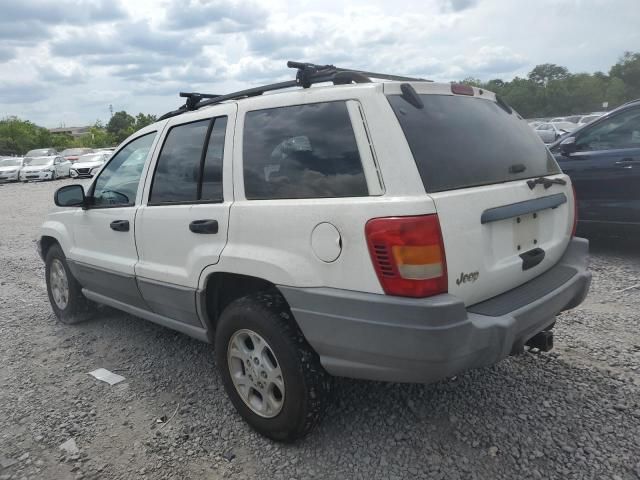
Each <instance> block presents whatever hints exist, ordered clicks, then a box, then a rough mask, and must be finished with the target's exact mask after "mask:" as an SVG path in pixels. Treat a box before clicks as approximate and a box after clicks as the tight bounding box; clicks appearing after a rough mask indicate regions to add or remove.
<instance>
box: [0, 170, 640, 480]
mask: <svg viewBox="0 0 640 480" xmlns="http://www.w3.org/2000/svg"><path fill="white" fill-rule="evenodd" d="M65 183H68V181H57V182H50V183H42V184H26V185H25V184H9V185H0V480H8V479H66V478H71V479H78V478H86V479H90V478H96V479H97V478H100V479H125V478H175V479H183V478H207V479H216V478H237V479H244V478H259V479H262V478H264V479H283V480H289V479H292V478H295V479H301V478H314V479H322V478H327V479H330V478H331V479H333V478H335V479H345V478H349V479H366V480H369V479H403V478H418V479H427V478H429V479H447V480H453V479H463V478H464V479H509V480H511V479H516V478H518V479H520V478H534V479H551V478H554V479H555V478H561V479H583V478H590V479H591V478H592V479H599V480H600V479H611V480H614V479H615V480H619V479H624V480H628V479H638V478H640V395H639V394H640V313H639V312H640V288H632V289H628V290H625V291H622V290H624V289H625V288H628V287H630V286H633V285H636V284H638V283H640V240H639V239H638V238H630V237H629V236H627V237H626V238H624V239H611V238H607V239H601V240H597V241H595V242H594V244H593V245H592V247H593V248H592V250H593V261H592V264H593V268H592V269H593V274H594V280H593V286H592V291H591V294H590V295H589V297H588V299H587V301H586V302H585V303H584V304H583V305H582V306H580V307H579V308H578V309H576V310H574V311H571V312H567V313H565V314H563V315H562V316H561V317H560V318H559V320H558V323H557V325H556V333H557V335H556V338H555V343H556V349H555V350H554V351H553V352H551V353H549V354H535V353H526V354H524V355H522V356H519V357H513V358H509V359H507V360H505V361H504V362H502V363H500V364H498V365H496V366H494V367H491V368H485V369H482V370H477V371H472V372H467V373H465V374H463V375H460V376H458V377H457V378H455V379H451V380H449V381H444V382H440V383H437V384H433V385H397V384H382V383H371V382H356V381H350V380H341V381H339V382H338V388H337V391H336V394H335V401H334V403H333V405H332V406H331V407H330V408H329V412H328V415H327V417H326V418H325V420H324V421H323V422H322V424H321V425H320V427H319V428H318V429H317V430H316V431H315V432H314V433H313V434H312V435H311V436H309V437H308V438H307V439H305V440H303V441H301V442H299V443H298V444H295V445H288V446H283V445H279V444H275V443H272V442H270V441H268V440H266V439H264V438H262V437H259V436H258V435H257V434H255V433H254V432H253V431H251V430H250V429H249V427H247V426H246V425H245V424H244V422H242V421H241V420H240V419H239V417H238V416H237V415H236V414H235V412H234V410H233V408H232V406H231V404H230V402H229V401H228V400H227V397H226V395H225V393H224V391H223V388H222V384H221V382H220V378H219V376H218V374H217V372H216V370H215V365H214V356H213V352H212V348H211V347H210V346H209V345H205V344H202V343H199V342H197V341H195V340H192V339H189V338H188V337H185V336H184V335H181V334H178V333H174V332H172V331H170V330H167V329H164V328H161V327H158V326H155V325H153V324H150V323H147V322H144V321H142V320H138V319H135V318H133V317H130V316H128V315H125V314H121V313H119V312H116V311H114V310H105V311H104V312H103V314H102V315H101V316H99V318H97V319H96V320H94V321H91V322H89V323H86V324H82V325H78V326H75V327H68V326H64V325H61V324H58V323H56V321H55V319H54V316H53V314H52V312H51V309H50V307H49V303H48V300H47V295H46V291H45V284H44V279H43V271H44V268H43V264H42V262H41V260H40V259H39V258H38V256H37V254H36V250H35V243H34V241H35V237H36V234H37V231H38V226H39V224H40V223H41V221H42V218H43V216H44V214H45V213H46V211H47V210H48V208H49V207H50V205H52V194H53V191H54V190H55V189H56V188H57V187H59V186H61V185H64V184H65ZM616 292H617V293H616ZM100 367H103V368H106V369H108V370H111V371H112V372H114V373H117V374H120V375H122V376H124V377H125V381H124V382H121V383H119V384H117V385H114V386H109V385H108V384H106V383H104V382H99V381H97V380H96V379H95V378H93V377H91V376H89V375H88V374H87V373H88V372H90V371H92V370H95V369H96V368H100ZM174 414H175V416H173V415H174ZM159 419H161V420H160V421H159ZM69 439H73V440H74V441H75V444H76V445H77V447H78V449H79V452H78V453H70V452H73V449H71V450H64V449H62V450H61V449H60V448H59V447H60V446H61V445H62V444H63V443H64V442H66V441H68V440H69ZM67 445H69V444H67ZM13 461H15V463H14V464H12V462H13Z"/></svg>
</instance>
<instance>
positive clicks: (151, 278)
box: [39, 63, 591, 440]
mask: <svg viewBox="0 0 640 480" xmlns="http://www.w3.org/2000/svg"><path fill="white" fill-rule="evenodd" d="M292 65H293V66H294V67H296V68H298V69H299V70H298V75H297V78H296V80H295V81H292V82H283V83H280V84H276V85H270V86H266V87H260V88H254V89H250V90H246V91H243V92H239V93H236V94H229V95H224V96H217V97H216V96H213V95H210V96H207V95H200V94H183V96H186V97H188V99H187V103H186V105H185V106H184V107H181V108H180V109H179V110H176V111H174V112H170V113H169V114H167V115H165V116H164V117H163V118H162V119H161V120H160V121H158V122H157V123H155V124H153V125H151V126H149V127H146V128H144V129H142V130H140V131H139V132H136V133H135V134H134V135H132V136H131V137H130V138H128V139H127V140H126V141H125V142H124V143H123V144H122V145H121V146H120V147H119V148H118V150H117V151H116V152H115V153H114V154H113V156H112V157H111V159H110V160H109V162H108V163H107V164H106V165H105V167H104V168H103V169H102V170H101V171H100V173H99V174H98V175H97V176H96V177H95V178H94V179H93V181H92V183H91V185H90V186H89V187H88V190H87V191H86V192H85V191H84V190H83V188H82V186H80V185H69V186H65V187H62V188H61V189H59V190H58V191H57V192H56V195H55V203H56V205H58V206H59V207H62V208H58V209H56V210H55V211H53V212H52V213H50V214H49V216H48V218H47V219H46V221H45V222H44V225H43V226H42V231H41V235H40V241H39V245H40V251H41V255H42V258H43V259H44V260H45V262H46V282H47V289H48V293H49V298H50V300H51V305H52V307H53V310H54V312H55V314H56V315H57V317H58V318H59V319H60V320H61V321H62V322H64V323H75V322H78V321H82V320H85V319H87V318H89V316H90V314H91V312H92V309H93V307H94V306H95V304H96V303H99V304H105V305H109V306H111V307H115V308H117V309H120V310H123V311H125V312H128V313H130V314H133V315H136V316H139V317H142V318H144V319H147V320H150V321H152V322H156V323H158V324H160V325H164V326H166V327H169V328H172V329H175V330H178V331H180V332H183V333H186V334H187V335H190V336H192V337H195V338H198V339H200V340H202V341H205V342H209V343H213V344H215V351H216V359H217V363H218V368H219V370H220V375H221V377H222V380H223V382H224V385H225V387H226V389H227V392H228V394H229V396H230V398H231V401H232V402H233V404H234V405H235V407H236V408H237V410H238V411H239V413H240V414H241V415H242V416H243V417H244V418H245V420H246V421H247V422H248V423H249V424H250V425H251V426H252V427H254V428H255V429H256V430H258V431H259V432H261V433H262V434H264V435H267V436H269V437H271V438H273V439H277V440H292V439H295V438H298V437H300V436H302V435H304V434H305V433H307V432H308V431H309V430H310V429H311V428H312V427H313V425H314V424H316V423H317V421H318V419H319V418H320V416H321V413H322V411H323V408H324V406H325V405H326V401H327V396H328V394H329V392H330V388H331V385H332V382H331V376H345V377H353V378H362V379H371V380H383V381H392V382H433V381H435V380H438V379H442V378H444V377H447V376H451V375H454V374H457V373H459V372H461V371H464V370H466V369H469V368H476V367H481V366H485V365H491V364H493V363H495V362H498V361H499V360H501V359H503V358H505V357H506V356H508V355H509V354H513V353H518V352H521V351H523V349H524V346H525V345H527V344H528V345H530V346H535V347H538V348H541V349H542V350H547V349H549V348H551V340H552V336H551V331H550V329H551V327H552V326H553V324H554V322H555V317H556V315H557V314H558V313H559V312H561V311H563V310H566V309H569V308H573V307H575V306H576V305H578V304H579V303H580V302H581V301H582V300H583V299H584V297H585V295H586V294H587V291H588V287H589V283H590V278H591V275H590V273H589V272H588V271H587V250H588V243H587V241H586V240H583V239H579V238H575V237H574V234H573V233H574V231H573V229H574V228H575V223H576V218H575V199H574V195H573V192H572V188H571V184H570V180H569V177H567V176H566V175H564V174H562V172H561V171H560V169H559V168H558V165H557V164H556V162H555V161H554V159H553V157H552V156H551V154H550V153H549V151H548V150H547V148H546V147H545V146H544V144H543V143H542V141H540V139H539V138H538V137H537V135H536V134H535V133H534V132H533V131H532V130H531V129H530V128H529V126H528V125H527V123H526V122H525V121H523V120H522V119H521V118H520V116H519V115H518V114H517V113H516V112H514V111H512V109H511V108H510V107H509V106H508V105H507V104H506V103H504V102H503V101H502V100H500V99H499V98H496V96H495V95H494V94H493V93H491V92H488V91H486V90H480V89H477V88H472V87H468V86H465V85H455V84H453V85H452V84H438V83H432V82H427V81H423V80H420V79H409V78H405V77H396V76H391V75H381V74H370V73H367V72H359V71H358V72H355V71H343V70H340V69H336V68H335V67H332V66H322V67H319V66H315V65H311V64H297V63H294V64H292ZM370 76H373V77H378V78H382V79H386V80H389V79H391V80H392V81H387V82H371V81H370V78H369V77H370ZM330 81H332V82H333V83H334V85H324V86H317V87H314V88H308V87H309V86H311V84H314V83H325V84H326V83H327V82H330ZM296 85H298V86H299V87H300V86H302V87H304V88H302V89H301V88H288V89H287V90H283V91H279V92H277V93H274V94H263V93H268V92H269V91H271V90H279V89H282V88H285V87H294V86H296Z"/></svg>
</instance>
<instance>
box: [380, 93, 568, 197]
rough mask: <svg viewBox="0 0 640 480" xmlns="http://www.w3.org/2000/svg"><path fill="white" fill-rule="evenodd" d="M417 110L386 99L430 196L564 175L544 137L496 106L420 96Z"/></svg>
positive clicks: (397, 99)
mask: <svg viewBox="0 0 640 480" xmlns="http://www.w3.org/2000/svg"><path fill="white" fill-rule="evenodd" d="M420 98H421V99H422V102H423V104H424V108H422V109H418V108H416V107H414V106H412V105H411V104H409V103H408V102H406V101H405V100H403V99H402V97H401V96H400V95H389V96H388V99H389V102H390V103H391V107H392V108H393V111H394V112H395V114H396V116H397V117H398V120H399V122H400V125H401V126H402V130H403V132H404V134H405V137H406V138H407V142H408V143H409V147H410V148H411V152H412V153H413V157H414V159H415V161H416V164H417V166H418V171H419V172H420V177H421V178H422V182H423V183H424V186H425V189H426V191H427V192H441V191H445V190H454V189H458V188H467V187H474V186H478V185H487V184H492V183H502V182H510V181H513V180H519V179H523V178H530V177H539V176H542V175H550V174H556V173H560V168H559V167H558V164H557V163H556V161H555V159H554V158H553V156H552V155H551V154H550V153H549V151H548V150H547V148H546V147H545V146H544V144H543V143H542V141H541V140H540V137H538V135H537V134H536V133H535V132H534V131H533V130H532V129H531V127H529V125H527V123H526V122H524V121H522V120H520V119H519V118H518V116H517V114H516V113H507V111H505V110H504V109H503V108H501V107H500V106H499V105H498V104H497V103H495V102H493V101H490V100H484V99H479V98H473V97H467V96H457V95H420Z"/></svg>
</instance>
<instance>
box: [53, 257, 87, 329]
mask: <svg viewBox="0 0 640 480" xmlns="http://www.w3.org/2000/svg"><path fill="white" fill-rule="evenodd" d="M45 276H46V281H47V294H48V295H49V302H50V303H51V308H53V312H54V313H55V314H56V317H58V320H60V321H61V322H62V323H66V324H73V323H80V322H84V321H86V320H89V318H91V316H92V315H93V313H94V311H95V306H94V304H93V303H91V302H90V301H89V300H87V299H86V298H85V296H84V295H83V294H82V287H81V286H80V284H79V283H78V281H77V280H76V279H75V277H74V276H73V275H72V273H71V271H70V270H69V266H68V265H67V259H66V257H65V256H64V253H63V252H62V249H61V248H60V246H59V245H53V246H52V247H51V248H49V251H48V252H47V256H46V260H45Z"/></svg>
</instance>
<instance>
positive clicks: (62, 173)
mask: <svg viewBox="0 0 640 480" xmlns="http://www.w3.org/2000/svg"><path fill="white" fill-rule="evenodd" d="M70 168H71V162H70V161H69V160H65V159H64V158H62V157H60V156H49V157H34V158H28V159H25V166H24V167H22V170H20V181H22V182H28V181H30V180H55V179H56V178H61V177H68V176H69V170H70Z"/></svg>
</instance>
